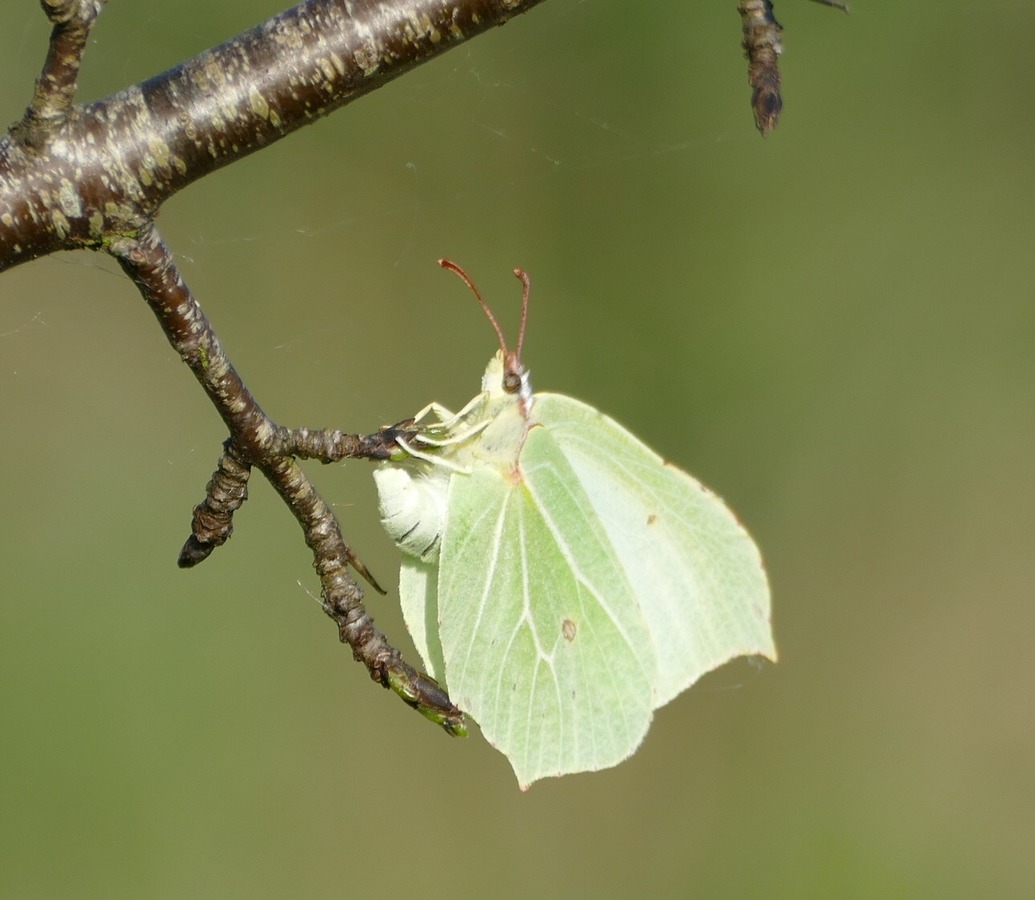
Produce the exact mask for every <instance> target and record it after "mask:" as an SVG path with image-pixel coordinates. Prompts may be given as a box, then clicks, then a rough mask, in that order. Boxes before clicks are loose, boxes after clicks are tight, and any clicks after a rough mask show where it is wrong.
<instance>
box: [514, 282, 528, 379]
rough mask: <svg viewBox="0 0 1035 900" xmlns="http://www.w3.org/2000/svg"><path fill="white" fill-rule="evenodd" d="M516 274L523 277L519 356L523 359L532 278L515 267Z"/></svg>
mask: <svg viewBox="0 0 1035 900" xmlns="http://www.w3.org/2000/svg"><path fill="white" fill-rule="evenodd" d="M514 274H515V275H517V277H518V278H520V279H521V284H522V288H521V330H520V331H519V332H518V345H517V354H516V356H517V358H518V359H521V348H522V347H523V346H524V344H525V325H526V324H527V323H528V295H529V294H530V293H531V292H532V279H531V278H529V277H528V272H526V271H525V270H524V269H515V270H514Z"/></svg>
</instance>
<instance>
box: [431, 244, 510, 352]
mask: <svg viewBox="0 0 1035 900" xmlns="http://www.w3.org/2000/svg"><path fill="white" fill-rule="evenodd" d="M438 264H439V265H440V266H442V268H443V269H448V270H449V271H450V272H452V273H453V274H454V275H456V276H457V277H458V278H459V279H460V280H461V281H463V283H464V284H466V285H467V286H468V287H469V288H470V289H471V293H472V294H474V296H475V297H476V298H477V299H478V302H479V303H480V304H481V307H482V309H483V310H484V311H485V315H486V316H488V317H489V322H491V323H492V327H493V328H494V329H495V331H496V337H498V338H499V340H500V349H501V350H502V351H503V355H504V356H505V357H506V356H510V351H509V350H508V349H507V340H506V338H504V337H503V329H502V328H500V323H499V322H497V321H496V317H495V316H494V315H493V314H492V310H491V309H489V304H488V303H486V302H485V301H484V300H483V299H482V295H481V294H480V293H478V288H476V287H475V286H474V282H473V281H471V278H470V276H469V275H468V274H467V273H466V272H465V271H464V270H463V269H462V268H461V267H460V266H459V265H457V264H456V263H455V262H453V261H452V260H451V259H440V260H439V261H438ZM524 339H525V322H524V316H522V317H521V335H520V336H519V338H518V359H520V358H521V343H522V341H524Z"/></svg>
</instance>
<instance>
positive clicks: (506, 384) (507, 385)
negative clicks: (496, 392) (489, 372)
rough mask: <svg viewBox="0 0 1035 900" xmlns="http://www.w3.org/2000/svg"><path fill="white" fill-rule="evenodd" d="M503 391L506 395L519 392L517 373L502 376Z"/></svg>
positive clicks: (519, 384)
mask: <svg viewBox="0 0 1035 900" xmlns="http://www.w3.org/2000/svg"><path fill="white" fill-rule="evenodd" d="M503 390H505V391H506V392H507V393H508V394H517V393H520V392H521V376H520V375H519V374H518V373H517V372H507V373H506V374H505V375H504V376H503Z"/></svg>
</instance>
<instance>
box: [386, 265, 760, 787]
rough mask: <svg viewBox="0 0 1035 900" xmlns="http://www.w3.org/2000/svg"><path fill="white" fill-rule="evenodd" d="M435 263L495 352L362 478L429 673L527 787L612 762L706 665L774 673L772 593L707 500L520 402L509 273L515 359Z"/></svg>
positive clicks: (617, 441)
mask: <svg viewBox="0 0 1035 900" xmlns="http://www.w3.org/2000/svg"><path fill="white" fill-rule="evenodd" d="M439 264H440V265H441V266H443V267H444V268H446V269H449V270H450V271H452V272H454V273H456V274H457V275H458V276H459V277H460V278H462V279H463V280H464V281H465V282H466V283H467V285H468V287H469V288H470V289H471V291H472V292H473V293H474V295H475V297H477V299H478V302H479V303H480V304H481V306H482V308H483V309H484V310H485V314H486V315H487V316H488V318H489V322H490V323H491V324H492V327H493V328H494V329H495V331H496V335H497V337H498V338H499V343H500V351H499V352H498V353H497V354H496V355H495V356H494V357H493V358H492V359H491V360H490V361H489V365H488V367H487V368H486V370H485V375H484V376H483V378H482V390H481V393H480V394H478V396H476V397H475V398H474V399H473V400H471V402H470V403H468V404H467V406H465V407H464V408H463V409H462V410H460V412H458V413H456V414H453V413H450V412H449V411H448V410H446V409H445V408H444V407H441V406H439V405H438V404H434V403H433V404H431V405H430V406H428V407H427V408H426V409H425V410H423V411H422V412H421V413H420V414H418V416H417V417H416V423H417V424H416V426H415V427H416V428H417V429H418V433H417V436H416V437H415V438H414V439H413V440H411V441H409V442H402V447H403V452H401V453H400V454H399V458H398V459H396V460H394V461H392V462H388V463H385V464H383V465H382V466H381V467H379V468H378V469H377V470H375V472H374V478H375V481H376V484H377V490H378V495H379V505H380V514H381V521H382V524H383V525H384V527H385V530H386V531H387V532H388V534H389V535H390V536H391V537H392V538H393V540H395V542H396V543H397V544H398V546H399V547H400V548H401V549H402V550H403V551H404V554H405V555H404V557H403V563H402V569H401V572H400V578H399V581H400V584H399V594H400V600H401V603H402V610H403V615H404V617H405V620H406V625H407V628H409V631H410V634H411V635H412V637H413V640H414V642H415V644H416V646H417V649H418V651H419V653H420V655H421V656H422V657H423V659H424V663H425V665H426V666H427V669H428V672H429V674H431V675H432V676H433V677H435V678H437V679H438V680H439V681H441V682H443V683H444V685H445V686H446V689H447V690H448V691H449V695H450V697H451V699H452V700H453V702H454V703H456V704H457V705H458V706H459V707H460V708H461V709H463V710H465V711H466V712H467V713H469V714H470V715H471V716H472V717H473V718H474V719H475V720H476V721H477V722H478V724H479V726H480V728H481V730H482V733H483V734H484V735H485V737H486V739H487V740H488V741H489V742H490V743H491V744H493V745H494V746H495V747H496V748H497V749H499V750H500V751H502V752H503V753H504V754H505V755H506V756H507V758H508V759H509V760H510V763H511V765H512V766H513V769H514V772H515V774H516V775H517V778H518V781H519V783H520V785H521V787H522V789H524V788H527V787H528V786H529V785H530V784H531V783H532V782H533V781H536V780H537V779H540V778H544V777H548V776H554V775H564V774H567V773H571V772H582V771H590V770H595V769H603V768H607V767H609V766H614V765H616V764H617V763H619V762H621V761H622V760H624V759H626V758H628V757H629V756H630V755H632V753H633V752H635V750H636V748H637V747H638V746H639V744H640V742H641V741H642V740H643V737H644V735H645V734H646V732H647V728H648V727H649V725H650V721H651V717H652V714H653V711H654V710H655V709H657V708H659V707H661V706H663V705H665V704H666V703H668V702H669V701H670V700H671V699H672V698H673V697H675V696H676V695H677V694H679V693H681V692H682V691H684V690H686V689H687V688H688V687H690V685H692V684H693V683H694V682H695V681H697V679H699V678H700V677H701V676H702V675H704V674H705V673H706V672H709V671H711V670H712V669H714V668H716V667H717V666H719V665H721V664H722V663H725V662H727V661H729V660H731V659H733V658H734V657H738V656H748V655H761V656H765V657H768V658H769V659H771V660H774V661H775V659H776V649H775V647H774V645H773V637H772V630H771V626H770V619H769V588H768V584H767V582H766V576H765V572H764V570H763V568H762V562H761V559H760V557H759V554H758V550H757V548H756V547H755V545H754V543H753V541H752V540H751V538H750V537H749V536H748V534H747V532H746V531H745V530H744V529H743V528H742V527H741V525H740V524H739V523H738V522H737V520H736V519H735V518H734V516H733V514H732V513H731V512H730V511H729V509H728V508H727V507H726V506H725V505H724V504H723V503H722V501H721V500H719V498H718V497H716V496H715V495H714V494H712V493H710V492H709V491H708V490H707V489H706V488H704V487H703V486H702V485H701V484H700V483H698V482H697V481H695V480H694V479H693V478H691V477H690V476H689V475H687V474H686V473H685V472H682V471H681V470H679V469H677V468H676V467H675V466H672V465H671V464H669V463H667V462H665V461H664V460H662V459H661V457H659V456H658V455H657V454H656V453H654V452H653V451H652V450H650V449H649V448H648V447H646V446H645V445H644V444H643V443H641V442H640V441H639V440H638V439H637V438H635V437H634V436H633V435H631V434H630V433H629V432H628V431H626V430H625V429H624V428H622V426H620V425H619V424H618V423H617V422H615V421H614V420H613V419H610V418H608V417H607V416H605V415H604V414H603V413H600V412H598V411H597V410H595V409H593V407H591V406H587V405H586V404H584V403H581V402H579V401H578V400H573V399H572V398H571V397H565V396H563V395H561V394H533V393H532V388H531V385H530V383H529V378H528V372H527V370H526V369H525V367H524V365H523V364H522V362H521V349H522V344H523V343H524V336H525V323H526V321H527V316H528V296H529V287H530V282H529V278H528V276H527V275H526V274H525V273H524V272H522V271H521V270H520V269H515V270H514V274H515V275H517V276H518V277H519V278H520V279H521V281H522V283H523V285H524V290H523V298H522V313H521V329H520V332H519V336H518V344H517V348H516V349H515V350H513V351H511V350H509V349H508V348H507V344H506V340H505V339H504V337H503V332H502V330H501V329H500V326H499V324H498V323H497V321H496V318H495V317H494V316H493V314H492V311H491V310H490V309H489V307H488V306H487V305H486V303H485V301H484V300H483V299H482V297H481V295H480V294H479V292H478V290H477V288H476V287H475V286H474V284H473V283H472V281H471V279H470V278H469V277H468V276H467V274H466V273H465V272H464V271H463V270H462V269H461V268H460V267H459V266H458V265H456V264H455V263H452V262H450V261H448V260H439ZM431 417H434V418H431ZM429 419H430V420H429ZM426 420H428V421H426Z"/></svg>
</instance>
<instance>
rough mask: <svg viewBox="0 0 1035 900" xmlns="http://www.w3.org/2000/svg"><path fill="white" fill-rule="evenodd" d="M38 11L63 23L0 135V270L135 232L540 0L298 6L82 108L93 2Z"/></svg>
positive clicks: (329, 0) (326, 1)
mask: <svg viewBox="0 0 1035 900" xmlns="http://www.w3.org/2000/svg"><path fill="white" fill-rule="evenodd" d="M44 2H45V3H48V4H51V5H53V7H54V8H55V9H57V10H59V11H60V14H61V15H62V16H63V17H65V18H67V19H68V23H67V24H58V25H57V26H55V29H54V33H53V35H52V36H51V49H50V53H49V54H48V57H47V63H46V65H45V67H44V71H43V74H42V75H41V76H40V79H39V82H38V88H37V96H36V97H35V98H34V100H33V105H32V106H30V107H29V110H28V111H27V112H26V115H25V117H24V118H23V119H22V121H21V122H20V123H18V124H17V125H16V126H14V127H13V128H12V130H11V132H10V133H9V134H8V135H7V136H6V137H5V138H3V139H0V271H3V270H4V269H6V268H10V267H11V266H15V265H18V264H20V263H23V262H26V261H27V260H30V259H34V258H36V257H39V256H43V255H45V254H48V253H53V252H55V251H56V250H70V249H77V248H89V249H105V248H106V246H107V245H108V244H109V243H110V242H111V241H112V240H114V239H117V238H118V237H119V236H122V235H134V234H137V233H139V232H142V231H143V230H144V229H146V227H147V225H148V223H149V222H151V221H152V220H153V219H154V217H155V216H156V215H157V213H158V209H159V208H160V206H161V205H162V203H164V202H165V201H166V200H168V199H169V197H171V196H172V195H173V194H175V193H176V192H177V191H179V190H182V189H183V188H185V187H186V186H187V185H189V184H191V183H192V182H194V181H197V180H198V179H199V178H201V177H203V176H205V175H207V174H209V173H210V172H213V171H215V170H216V169H219V168H221V167H223V166H225V165H229V164H230V163H232V162H235V161H237V160H239V159H241V158H242V157H244V156H247V155H248V154H250V153H253V152H254V151H256V150H258V149H260V148H262V147H264V146H266V145H268V144H270V143H273V142H274V141H277V140H279V139H280V138H282V137H285V136H286V135H288V134H290V133H291V132H293V131H296V130H297V129H298V128H301V127H302V126H303V125H308V124H310V123H312V122H315V121H316V120H318V119H320V118H322V117H323V116H325V115H327V114H328V113H331V112H333V111H334V110H336V109H339V108H341V107H342V106H344V105H346V104H347V103H349V102H351V101H352V100H354V99H356V98H357V97H361V96H362V95H363V94H366V93H368V92H369V91H372V90H374V89H376V88H378V87H381V86H382V85H384V84H386V83H387V82H389V81H391V80H392V79H394V78H397V77H398V76H399V75H402V74H403V73H405V72H408V71H409V70H410V69H412V68H414V67H415V66H417V65H419V64H420V63H423V62H427V61H428V60H429V59H432V58H434V57H436V56H439V55H440V54H442V53H444V52H445V51H446V50H449V49H451V48H453V47H455V46H458V45H459V44H462V43H463V42H464V41H466V40H469V39H470V38H472V37H474V36H476V35H478V34H481V33H482V32H484V31H487V30H488V29H490V28H492V27H493V26H496V25H503V24H504V23H506V22H507V21H509V20H510V19H512V18H513V17H514V16H516V15H517V14H519V13H522V12H525V11H526V10H528V9H531V8H532V7H533V6H535V5H537V4H538V3H539V2H541V0H406V2H399V0H348V2H346V0H307V2H305V3H301V4H299V5H298V6H296V7H294V8H292V9H289V10H287V11H286V12H284V13H281V14H280V15H279V16H276V17H275V18H272V19H270V20H269V21H267V22H264V23H263V24H261V25H257V26H256V27H255V28H252V29H251V30H250V31H246V32H244V33H242V34H240V35H238V36H237V37H235V38H232V39H231V40H229V41H227V42H225V43H223V44H221V45H219V46H218V47H215V48H213V49H211V50H207V51H205V52H204V53H201V54H199V55H198V56H196V57H194V58H193V59H191V60H189V61H187V62H185V63H183V64H182V65H179V66H176V67H175V68H173V69H170V70H169V71H167V72H165V73H163V74H161V75H158V76H156V77H154V78H151V79H149V80H147V81H145V82H143V83H141V84H138V85H134V86H133V87H130V88H126V89H125V90H123V91H120V92H119V93H117V94H115V95H113V96H111V97H108V98H106V99H104V100H100V101H98V102H96V103H92V104H90V105H89V106H85V107H76V106H70V105H69V104H70V100H71V97H72V94H73V92H74V90H75V77H76V73H77V72H78V67H79V59H80V57H81V54H82V50H83V47H84V45H85V40H86V34H87V33H88V31H89V27H90V25H91V24H92V22H93V19H94V18H96V15H97V13H98V11H99V9H100V3H99V2H98V0H63V2H58V0H44ZM48 8H49V7H48ZM55 14H57V13H55Z"/></svg>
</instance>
